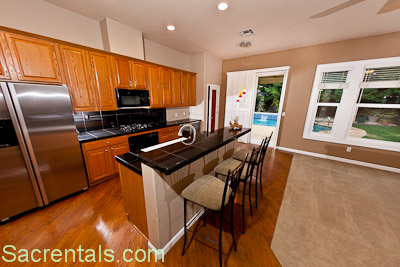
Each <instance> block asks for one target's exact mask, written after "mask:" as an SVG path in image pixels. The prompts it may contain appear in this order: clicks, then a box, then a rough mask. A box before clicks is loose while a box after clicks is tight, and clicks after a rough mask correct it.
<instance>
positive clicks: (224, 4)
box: [217, 2, 229, 11]
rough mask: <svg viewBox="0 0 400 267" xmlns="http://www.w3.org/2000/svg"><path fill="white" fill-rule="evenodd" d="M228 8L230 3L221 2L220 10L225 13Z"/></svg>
mask: <svg viewBox="0 0 400 267" xmlns="http://www.w3.org/2000/svg"><path fill="white" fill-rule="evenodd" d="M228 7H229V5H228V3H226V2H221V3H219V4H218V7H217V8H218V10H221V11H225V10H227V9H228Z"/></svg>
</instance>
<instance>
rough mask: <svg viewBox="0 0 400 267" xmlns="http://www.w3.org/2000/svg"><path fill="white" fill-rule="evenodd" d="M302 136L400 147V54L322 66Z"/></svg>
mask: <svg viewBox="0 0 400 267" xmlns="http://www.w3.org/2000/svg"><path fill="white" fill-rule="evenodd" d="M303 138H307V139H314V140H321V141H328V142H335V143H343V144H350V145H357V146H365V147H372V148H379V149H386V150H394V151H400V58H387V59H376V60H364V61H354V62H345V63H335V64H326V65H318V67H317V71H316V75H315V79H314V85H313V91H312V94H311V99H310V104H309V108H308V114H307V119H306V125H305V127H304V133H303Z"/></svg>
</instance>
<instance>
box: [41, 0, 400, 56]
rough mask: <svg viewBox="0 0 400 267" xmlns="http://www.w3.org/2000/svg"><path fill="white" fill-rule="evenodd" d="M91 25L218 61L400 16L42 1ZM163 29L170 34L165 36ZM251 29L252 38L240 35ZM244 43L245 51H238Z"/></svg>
mask: <svg viewBox="0 0 400 267" xmlns="http://www.w3.org/2000/svg"><path fill="white" fill-rule="evenodd" d="M45 1H46V2H49V3H52V4H55V5H57V6H60V7H63V8H66V9H69V10H71V11H74V12H77V13H79V14H82V15H84V16H87V17H90V18H92V19H95V20H98V21H100V20H102V19H103V18H104V17H109V18H112V19H114V20H117V21H120V22H121V23H124V24H126V25H129V26H132V27H133V28H136V29H138V30H140V31H142V32H143V36H144V38H146V39H149V40H151V41H154V42H156V43H160V44H162V45H165V46H168V47H170V48H173V49H176V50H178V51H181V52H184V53H187V54H194V53H199V52H209V53H210V54H212V55H214V56H217V57H220V58H222V59H228V58H235V57H241V56H245V55H252V54H260V53H265V52H272V51H278V50H284V49H290V48H295V47H301V46H308V45H313V44H320V43H327V42H332V41H338V40H346V39H351V38H356V37H363V36H369V35H376V34H380V33H387V32H394V31H400V10H395V11H392V12H389V13H386V14H380V15H377V12H378V11H379V10H380V9H381V7H382V6H383V5H384V4H385V3H386V0H367V1H364V2H361V3H359V4H357V5H354V6H352V7H349V8H347V9H344V10H341V11H339V12H336V13H334V14H332V15H329V16H327V17H323V18H319V19H310V17H311V16H313V15H315V14H317V13H319V12H321V11H324V10H326V9H329V8H331V7H334V6H336V5H339V4H342V3H344V2H346V1H347V0H227V1H228V3H229V5H230V6H229V9H228V10H227V11H225V12H221V11H218V10H217V9H216V6H217V4H218V3H219V2H220V1H218V0H68V1H65V0H45ZM168 24H173V25H175V26H176V31H175V32H169V31H167V30H166V26H167V25H168ZM247 28H252V29H253V30H254V31H255V33H256V34H255V35H253V36H250V37H247V38H243V37H241V36H240V35H239V32H240V31H242V30H245V29H247ZM243 40H249V41H251V42H252V44H253V45H252V46H251V47H250V48H240V47H239V43H240V42H241V41H243Z"/></svg>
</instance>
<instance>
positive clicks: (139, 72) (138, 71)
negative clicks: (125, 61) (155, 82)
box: [131, 61, 147, 89]
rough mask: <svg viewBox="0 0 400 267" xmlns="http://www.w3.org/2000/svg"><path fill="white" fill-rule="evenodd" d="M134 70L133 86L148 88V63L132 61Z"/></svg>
mask: <svg viewBox="0 0 400 267" xmlns="http://www.w3.org/2000/svg"><path fill="white" fill-rule="evenodd" d="M131 68H132V71H133V86H134V88H135V89H146V88H147V72H146V64H145V63H142V62H139V61H131Z"/></svg>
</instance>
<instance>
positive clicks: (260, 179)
mask: <svg viewBox="0 0 400 267" xmlns="http://www.w3.org/2000/svg"><path fill="white" fill-rule="evenodd" d="M263 165H264V164H261V168H260V189H261V197H264V196H263V191H262V169H263V168H262V167H263ZM258 166H260V165H257V172H258V168H259V167H258Z"/></svg>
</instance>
